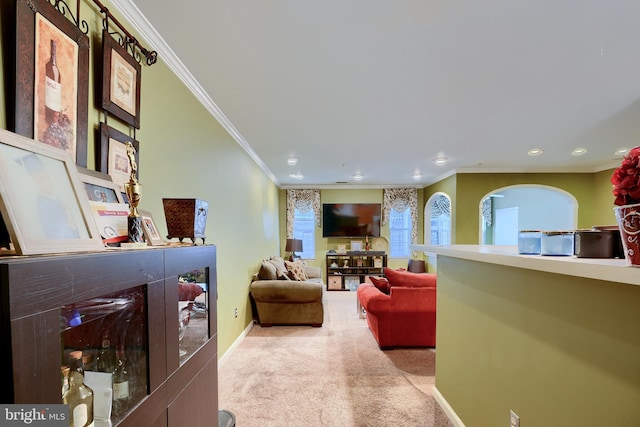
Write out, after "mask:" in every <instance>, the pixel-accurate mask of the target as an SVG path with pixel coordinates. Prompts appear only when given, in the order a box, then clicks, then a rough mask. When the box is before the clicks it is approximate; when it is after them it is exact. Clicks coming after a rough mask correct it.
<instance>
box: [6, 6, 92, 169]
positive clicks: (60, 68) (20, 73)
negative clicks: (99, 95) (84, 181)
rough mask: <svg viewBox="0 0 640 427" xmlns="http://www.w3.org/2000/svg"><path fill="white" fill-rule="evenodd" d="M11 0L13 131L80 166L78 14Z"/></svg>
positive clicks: (82, 47)
mask: <svg viewBox="0 0 640 427" xmlns="http://www.w3.org/2000/svg"><path fill="white" fill-rule="evenodd" d="M15 3H16V15H17V20H16V49H15V52H16V63H15V73H16V74H15V117H14V118H15V128H14V129H15V132H16V133H17V134H20V135H23V136H25V137H27V138H33V139H34V140H35V141H38V142H40V143H43V144H46V145H50V146H52V147H56V148H59V149H62V150H64V151H66V152H68V153H70V155H71V157H72V158H73V160H74V162H75V163H77V164H79V165H80V166H86V165H87V136H88V126H87V123H88V101H89V37H88V36H87V35H86V34H84V33H83V32H82V31H81V30H80V28H79V27H78V26H76V25H75V24H74V22H72V20H76V19H79V17H74V16H73V14H72V12H71V10H68V9H67V10H66V11H65V13H60V12H59V11H58V10H56V6H57V3H58V2H56V6H53V5H52V4H51V2H49V1H48V0H29V1H27V0H20V1H17V2H15ZM67 15H70V16H71V19H69V18H68V16H67ZM85 24H86V22H85Z"/></svg>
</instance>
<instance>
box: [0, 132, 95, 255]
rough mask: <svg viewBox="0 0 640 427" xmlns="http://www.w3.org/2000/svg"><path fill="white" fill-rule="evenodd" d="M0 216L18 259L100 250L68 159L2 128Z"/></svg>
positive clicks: (93, 225) (75, 172) (55, 150)
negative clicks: (22, 256)
mask: <svg viewBox="0 0 640 427" xmlns="http://www.w3.org/2000/svg"><path fill="white" fill-rule="evenodd" d="M0 212H1V213H2V218H3V219H4V222H5V225H6V227H7V229H8V232H9V236H10V238H11V242H12V244H13V246H14V248H15V252H16V253H17V254H18V255H32V254H45V253H57V252H73V251H88V250H101V249H104V245H103V243H102V239H101V237H100V233H99V232H98V229H97V227H96V223H95V221H94V219H93V217H92V215H91V210H90V208H89V201H88V199H87V197H86V196H85V193H84V189H83V186H82V183H81V181H80V178H79V176H78V171H77V169H76V165H75V163H74V162H73V159H72V158H71V155H70V154H69V153H66V152H64V151H62V150H59V149H57V148H53V147H49V146H47V145H45V144H41V143H39V142H37V141H35V140H33V139H29V138H26V137H23V136H20V135H17V134H15V133H12V132H9V131H7V130H4V129H0Z"/></svg>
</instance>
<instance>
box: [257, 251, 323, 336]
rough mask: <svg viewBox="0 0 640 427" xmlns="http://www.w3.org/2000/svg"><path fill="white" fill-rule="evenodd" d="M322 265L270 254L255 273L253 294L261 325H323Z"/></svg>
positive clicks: (258, 320)
mask: <svg viewBox="0 0 640 427" xmlns="http://www.w3.org/2000/svg"><path fill="white" fill-rule="evenodd" d="M321 272H322V270H321V269H320V267H311V266H307V265H304V264H303V263H302V262H301V261H296V262H295V263H292V262H289V261H284V260H283V259H282V258H280V257H271V258H270V259H268V260H264V261H262V263H261V265H260V270H259V272H258V273H257V274H255V275H254V276H253V280H252V282H251V287H250V298H251V303H252V306H253V308H254V317H255V318H256V320H257V322H258V323H260V326H263V327H265V326H272V325H311V326H315V327H319V326H322V322H323V319H324V308H323V305H322V292H323V289H324V285H323V283H322V278H321Z"/></svg>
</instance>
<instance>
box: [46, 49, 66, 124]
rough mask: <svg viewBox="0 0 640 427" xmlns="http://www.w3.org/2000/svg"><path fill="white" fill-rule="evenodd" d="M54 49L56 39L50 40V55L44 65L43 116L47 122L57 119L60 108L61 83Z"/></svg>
mask: <svg viewBox="0 0 640 427" xmlns="http://www.w3.org/2000/svg"><path fill="white" fill-rule="evenodd" d="M56 50H57V44H56V41H55V40H51V57H50V58H49V62H47V65H46V76H45V85H44V111H45V118H46V120H47V123H49V124H51V123H53V122H55V121H57V119H58V115H59V114H60V111H61V110H62V83H61V78H60V69H59V68H58V63H57V60H58V59H57V52H56Z"/></svg>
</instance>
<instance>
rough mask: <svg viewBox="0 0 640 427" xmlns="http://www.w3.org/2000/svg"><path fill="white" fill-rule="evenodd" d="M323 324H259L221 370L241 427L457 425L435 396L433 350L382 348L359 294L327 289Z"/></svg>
mask: <svg viewBox="0 0 640 427" xmlns="http://www.w3.org/2000/svg"><path fill="white" fill-rule="evenodd" d="M324 303H325V305H324V310H325V315H324V319H325V320H324V325H323V326H322V327H321V328H312V327H310V326H274V327H272V328H262V327H260V326H259V325H255V326H254V327H253V329H252V330H251V331H250V332H249V334H248V335H247V336H246V337H245V338H244V339H243V340H242V342H241V343H240V344H239V346H238V347H237V348H236V349H234V350H233V352H232V353H231V354H229V355H226V356H225V359H224V362H223V363H222V364H221V366H220V369H219V373H218V375H219V379H218V380H219V385H218V390H219V399H218V402H219V407H220V409H226V410H229V411H231V412H232V413H234V414H235V416H236V423H237V424H236V425H237V426H238V427H267V426H278V427H289V426H293V427H297V426H300V427H303V426H304V427H313V426H340V427H343V426H363V427H364V426H367V427H369V426H371V427H377V426H393V427H398V426H400V427H405V426H425V427H427V426H428V427H451V426H452V424H451V423H450V422H449V420H448V419H447V417H446V415H445V414H444V412H443V411H442V410H441V409H440V407H439V406H438V404H437V403H436V402H435V400H434V399H433V397H432V396H431V389H432V387H433V384H434V379H435V377H434V375H435V352H434V351H433V350H431V349H417V348H416V349H394V350H386V351H381V350H380V349H379V348H378V345H377V344H376V341H375V340H374V338H373V336H372V335H371V332H369V329H368V328H367V324H366V320H364V319H360V318H359V317H358V313H357V311H356V293H355V292H336V291H334V292H325V294H324Z"/></svg>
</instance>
